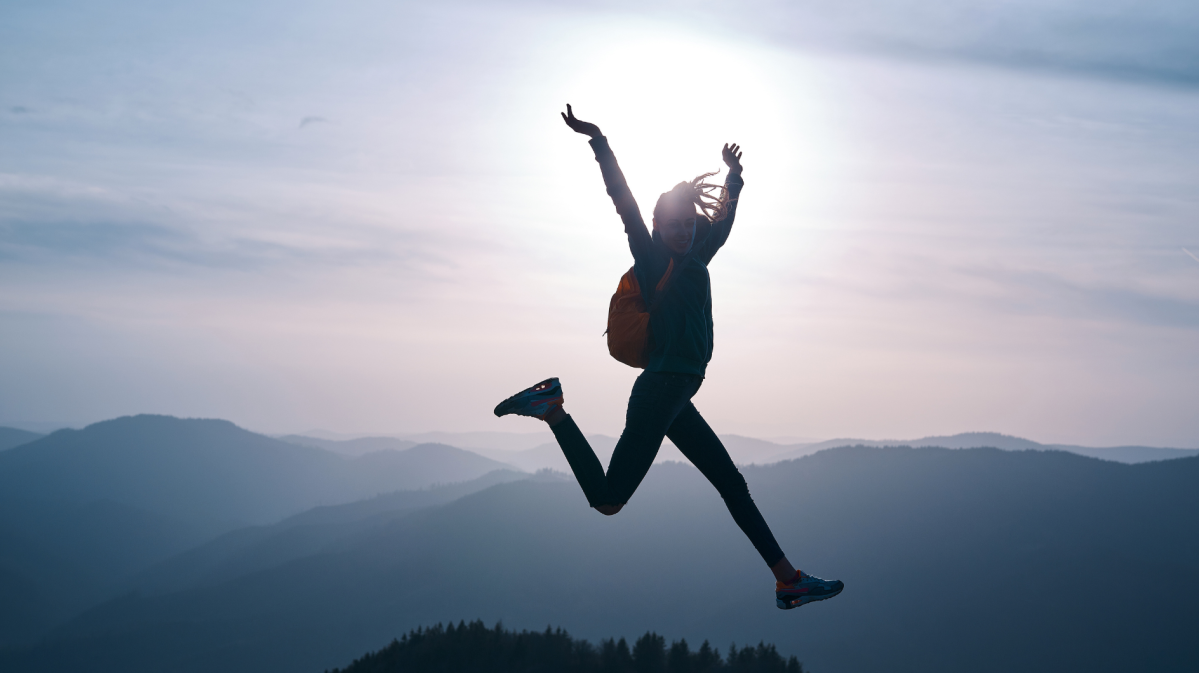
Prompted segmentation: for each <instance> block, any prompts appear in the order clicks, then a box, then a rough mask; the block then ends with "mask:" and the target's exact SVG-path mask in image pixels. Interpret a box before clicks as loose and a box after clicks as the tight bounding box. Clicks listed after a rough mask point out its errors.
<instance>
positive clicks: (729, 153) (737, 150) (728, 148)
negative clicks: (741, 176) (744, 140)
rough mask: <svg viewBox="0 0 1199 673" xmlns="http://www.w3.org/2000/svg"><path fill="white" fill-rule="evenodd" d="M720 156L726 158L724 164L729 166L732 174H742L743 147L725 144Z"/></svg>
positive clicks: (735, 144)
mask: <svg viewBox="0 0 1199 673" xmlns="http://www.w3.org/2000/svg"><path fill="white" fill-rule="evenodd" d="M720 155H721V156H723V157H724V163H725V164H727V165H728V167H729V172H730V173H740V172H741V146H740V145H738V144H737V143H731V144H729V143H725V146H724V149H723V150H721V151H720Z"/></svg>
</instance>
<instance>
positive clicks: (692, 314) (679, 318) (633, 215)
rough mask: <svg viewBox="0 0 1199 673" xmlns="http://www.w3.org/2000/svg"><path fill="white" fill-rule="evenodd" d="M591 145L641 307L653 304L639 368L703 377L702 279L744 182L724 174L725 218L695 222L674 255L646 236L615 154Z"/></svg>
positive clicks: (705, 287)
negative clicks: (687, 244)
mask: <svg viewBox="0 0 1199 673" xmlns="http://www.w3.org/2000/svg"><path fill="white" fill-rule="evenodd" d="M591 147H592V149H594V150H595V160H596V161H598V162H599V165H600V170H601V171H602V172H603V174H604V184H605V185H606V186H607V187H608V196H611V197H612V203H614V204H615V205H616V212H617V213H619V214H620V219H621V220H622V221H623V222H624V231H625V233H626V234H627V235H628V237H629V250H631V251H632V253H633V273H634V274H635V275H636V276H637V282H638V284H640V285H641V294H642V295H643V296H644V297H645V305H646V306H653V310H652V311H651V313H650V333H651V334H652V336H653V349H652V350H651V351H650V354H649V363H648V364H647V365H646V367H645V370H646V371H650V372H675V373H679V374H695V375H698V376H703V375H704V371H705V370H706V369H707V367H708V362H709V361H710V360H711V359H712V338H713V331H712V282H711V280H710V279H709V277H708V262H711V261H712V257H714V256H715V255H716V251H717V250H719V249H720V246H722V245H724V242H725V241H726V240H728V237H729V231H730V230H731V229H732V227H733V216H734V215H735V214H736V212H737V201H736V199H737V197H738V196H739V195H740V194H741V188H742V187H743V186H744V185H745V181H744V180H742V179H741V175H740V174H739V173H738V174H734V173H729V176H728V178H727V179H726V180H725V186H726V187H727V188H728V190H729V198H730V203H729V209H728V215H727V216H726V217H725V218H724V219H722V220H720V221H719V222H714V223H711V224H709V223H707V222H706V221H705V220H704V219H703V218H700V220H699V223H698V224H697V225H696V231H695V240H694V242H693V243H692V245H691V250H690V251H688V252H687V254H685V255H679V254H677V253H675V252H674V251H672V250H671V249H670V248H668V247H666V245H665V244H664V243H663V242H662V239H661V238H660V237H659V236H658V232H656V231H655V232H654V233H653V235H652V236H651V235H650V232H649V230H648V229H647V228H646V226H645V220H643V219H641V211H640V210H639V209H638V208H637V201H636V200H634V199H633V193H632V192H631V191H629V185H628V183H626V182H625V179H624V173H622V172H621V171H620V165H619V164H617V163H616V155H615V154H613V153H612V149H611V148H610V147H608V139H607V138H605V137H603V136H600V137H599V138H595V139H593V140H592V141H591ZM671 259H674V263H675V268H674V271H672V272H671V274H670V280H668V281H667V282H666V288H665V289H664V290H663V292H664V296H663V297H661V298H660V299H659V301H658V304H657V305H654V304H653V302H654V289H655V288H656V287H657V286H658V282H659V281H660V280H662V276H663V274H665V273H666V268H667V266H668V265H669V264H670V261H671Z"/></svg>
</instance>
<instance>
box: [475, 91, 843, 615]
mask: <svg viewBox="0 0 1199 673" xmlns="http://www.w3.org/2000/svg"><path fill="white" fill-rule="evenodd" d="M562 119H563V120H565V121H566V125H567V126H569V127H570V128H571V129H572V130H574V131H575V132H576V133H581V134H583V135H585V136H590V137H591V143H590V144H591V148H592V149H593V150H595V160H596V161H598V162H599V165H600V172H601V173H602V174H603V176H604V184H605V185H606V186H607V188H608V195H609V196H611V197H612V202H613V203H614V204H615V205H616V212H617V213H618V214H619V215H620V218H621V220H623V221H624V230H625V234H626V235H628V237H629V249H630V250H631V251H632V253H633V269H632V271H631V272H630V274H627V275H626V277H625V278H624V279H622V281H621V286H620V289H618V290H617V296H615V297H613V302H612V305H613V307H616V305H617V303H618V299H620V297H621V291H622V290H626V291H629V292H631V294H632V296H633V298H634V299H635V301H637V302H638V306H643V307H645V310H644V313H643V315H644V314H648V316H647V317H648V330H647V331H646V335H647V340H646V341H645V344H646V345H645V348H644V351H645V352H644V354H643V355H642V354H635V355H634V356H633V357H632V359H629V358H625V357H621V356H618V355H617V351H616V350H615V349H614V348H613V340H612V336H611V334H610V335H609V348H610V350H612V353H613V355H614V356H616V357H618V359H621V360H622V361H624V362H626V363H628V364H632V365H634V366H641V367H643V368H644V369H645V371H644V372H642V374H641V375H640V376H638V377H637V381H636V383H634V384H633V392H632V394H630V395H629V408H628V412H627V413H626V415H625V427H624V432H622V433H621V435H620V440H619V441H618V442H617V443H616V449H615V451H614V452H613V453H612V460H611V462H610V463H609V464H608V472H607V474H605V473H604V468H603V466H602V465H601V464H600V462H599V459H598V458H596V456H595V452H594V451H593V450H592V449H591V446H590V445H589V444H588V443H587V440H586V439H585V438H584V437H583V433H582V432H581V431H580V430H579V427H578V426H577V425H575V422H574V420H573V419H572V418H571V417H570V415H569V414H567V413H566V411H565V410H563V408H562V403H563V396H562V387H561V385H560V384H559V383H558V379H556V378H553V379H547V380H545V381H542V382H541V383H538V384H537V385H535V386H533V387H531V388H528V389H526V390H523V391H521V392H519V393H517V394H515V395H513V396H512V397H509V398H508V399H506V400H504V401H503V402H501V403H500V404H499V406H497V407H496V408H495V415H496V416H505V415H508V414H517V415H520V416H531V417H533V418H537V419H540V420H543V421H545V422H546V423H548V424H549V426H550V430H552V431H553V433H554V437H556V438H557V440H558V445H559V446H561V447H562V452H563V453H564V454H566V460H567V462H569V463H570V468H571V470H572V471H574V474H575V478H576V479H578V481H579V485H580V486H582V487H583V493H584V495H586V496H587V502H588V504H589V505H591V507H593V508H595V509H596V510H597V511H599V512H600V513H601V514H605V515H608V516H611V515H613V514H616V513H617V512H619V511H620V510H621V508H623V507H624V506H625V505H626V504H627V503H628V501H629V498H630V497H631V496H632V495H633V492H634V491H636V490H637V486H638V485H639V484H640V483H641V480H642V479H644V478H645V475H646V473H647V472H649V468H650V465H652V464H653V462H654V457H655V456H657V454H658V449H659V448H660V447H661V446H662V439H663V438H664V437H669V438H670V441H672V442H674V445H675V446H677V447H678V448H679V451H682V453H683V455H684V456H686V457H687V459H688V460H690V461H691V462H692V463H693V464H694V465H695V466H696V467H697V468H699V471H700V472H702V473H703V475H704V476H705V477H707V478H708V481H710V482H712V485H713V486H715V487H716V490H717V491H719V492H720V495H721V497H722V498H724V502H725V504H726V505H728V508H729V513H730V514H732V515H733V520H734V521H736V522H737V525H738V526H740V527H741V530H742V531H744V532H745V534H746V536H748V537H749V540H750V542H751V543H753V545H754V547H755V548H756V549H757V550H758V553H759V554H761V555H762V560H764V561H765V562H766V565H767V566H769V567H770V570H771V571H772V572H773V573H774V577H775V580H776V581H777V582H776V585H775V604H776V605H777V606H778V607H779V608H781V609H784V610H789V609H791V608H797V607H799V606H801V605H805V604H807V603H811V602H813V601H820V600H824V599H826V598H832V597H833V596H836V595H837V594H839V593H841V590H842V589H843V588H844V586H845V585H844V584H843V583H841V582H840V581H835V580H834V581H827V580H822V579H820V578H818V577H813V576H812V575H808V574H807V573H803V572H799V571H797V570H796V569H795V567H794V566H792V565H791V562H790V561H788V560H787V557H786V556H784V555H783V551H782V549H780V548H779V545H778V542H776V541H775V539H774V534H773V533H771V532H770V527H769V526H767V525H766V520H765V519H763V518H762V514H761V512H759V511H758V506H757V505H756V504H754V501H753V498H751V497H750V495H749V487H748V486H747V485H746V483H745V478H744V477H742V476H741V472H740V471H738V470H737V466H736V465H734V464H733V460H732V458H730V457H729V453H728V451H727V450H725V448H724V445H723V444H721V442H720V439H719V438H718V437H717V436H716V433H715V432H713V431H712V428H710V427H708V423H707V422H706V421H704V419H703V417H702V416H700V415H699V411H698V410H697V409H696V408H695V405H694V404H692V403H691V398H692V397H693V396H694V395H695V394H696V392H698V391H699V387H700V385H701V384H702V383H703V381H704V371H705V369H706V368H707V365H708V362H709V361H710V360H711V359H712V292H711V281H710V279H709V277H708V263H709V262H711V261H712V257H713V256H714V255H715V254H716V251H717V250H719V249H720V246H722V245H724V242H725V241H726V240H727V239H728V237H729V231H730V230H731V229H732V226H733V216H734V215H735V214H736V212H737V198H738V195H739V194H740V193H741V188H742V186H744V184H745V181H744V180H742V179H741V151H740V148H739V147H738V146H737V145H735V144H733V145H725V146H724V149H723V151H722V154H723V157H724V163H725V164H727V165H728V168H729V173H728V177H727V179H726V180H725V184H724V186H723V187H722V186H720V185H714V184H708V183H706V182H704V181H705V180H706V179H707V178H709V177H711V176H713V175H715V173H706V174H704V175H701V176H699V177H697V178H695V179H694V180H691V181H690V182H680V183H679V184H677V185H675V186H674V188H673V189H671V190H670V191H669V192H666V193H665V194H662V195H661V196H660V197H658V202H657V204H655V205H654V214H653V233H652V234H651V233H650V232H649V231H648V230H647V229H646V227H645V221H644V220H642V219H641V212H640V210H639V209H638V207H637V202H636V201H635V200H634V199H633V194H632V192H630V191H629V186H628V184H627V183H626V182H625V179H624V174H623V173H621V171H620V166H619V165H618V164H617V163H616V155H614V154H613V153H612V150H611V149H610V148H609V147H608V139H607V138H605V137H604V135H603V134H602V133H600V130H599V127H598V126H596V125H595V124H590V123H588V122H585V121H582V120H579V119H576V118H575V116H574V112H573V111H572V110H571V108H570V106H569V105H567V106H566V112H565V113H564V114H563V115H562ZM630 276H631V277H630ZM638 294H639V296H638ZM641 302H643V303H641ZM612 329H613V320H612V313H611V310H610V314H609V330H610V331H611V330H612ZM643 331H645V330H644V328H643Z"/></svg>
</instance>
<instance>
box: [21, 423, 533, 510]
mask: <svg viewBox="0 0 1199 673" xmlns="http://www.w3.org/2000/svg"><path fill="white" fill-rule="evenodd" d="M509 467H510V466H508V465H505V464H503V463H499V462H497V461H493V460H490V459H488V458H485V457H483V456H480V455H478V454H475V453H471V452H469V451H465V450H462V449H458V448H455V447H451V446H444V445H435V444H424V445H420V446H414V447H411V448H409V449H407V450H404V451H377V452H372V453H368V454H365V455H362V456H359V457H357V458H347V457H344V456H339V455H337V454H334V453H331V452H329V451H326V450H324V449H318V448H314V447H311V446H302V445H298V444H293V443H288V442H283V441H280V440H277V439H272V438H270V437H266V436H264V435H259V434H255V433H252V432H249V431H247V430H243V429H241V428H239V427H237V426H236V425H234V424H232V423H230V422H228V421H221V420H207V419H179V418H174V417H171V416H152V415H141V416H125V417H122V418H117V419H114V420H111V421H104V422H101V423H95V424H93V425H89V426H87V427H86V428H84V429H82V430H59V431H57V432H55V433H52V434H50V435H47V436H46V437H43V438H41V439H38V440H35V441H33V442H30V443H28V444H24V445H21V446H18V447H16V448H13V449H10V450H8V451H5V452H3V453H0V493H3V494H4V495H5V496H6V497H9V498H24V499H32V500H64V501H70V502H88V501H92V500H98V499H110V500H114V501H117V502H124V503H127V504H130V505H133V506H135V507H143V508H147V509H149V510H151V511H155V512H159V513H162V514H164V515H166V516H171V517H175V518H179V519H186V520H193V521H217V522H244V523H268V522H271V521H275V520H278V519H280V518H282V517H284V516H288V515H291V514H295V513H297V512H300V511H303V510H305V509H308V508H310V507H315V506H317V505H329V504H336V503H343V502H350V501H353V500H358V499H361V498H364V497H369V496H371V495H374V494H377V493H388V492H391V491H396V490H403V489H412V488H421V487H424V486H429V485H431V484H434V483H448V482H456V481H464V480H468V479H474V478H477V477H480V476H482V475H484V474H486V473H488V472H491V471H494V470H497V469H505V468H509Z"/></svg>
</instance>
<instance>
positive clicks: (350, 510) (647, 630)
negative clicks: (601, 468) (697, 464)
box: [0, 416, 1199, 673]
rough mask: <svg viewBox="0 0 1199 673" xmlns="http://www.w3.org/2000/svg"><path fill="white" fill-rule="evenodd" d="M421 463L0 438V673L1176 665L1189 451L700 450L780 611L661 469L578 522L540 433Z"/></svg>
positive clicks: (969, 447) (743, 549) (928, 443)
mask: <svg viewBox="0 0 1199 673" xmlns="http://www.w3.org/2000/svg"><path fill="white" fill-rule="evenodd" d="M428 439H430V438H427V437H413V438H395V437H392V438H387V437H375V438H361V439H352V440H334V439H329V438H321V437H309V436H298V435H293V436H284V437H268V436H265V435H261V434H256V433H253V432H249V431H247V430H244V429H242V428H239V427H237V426H235V425H233V424H232V423H229V422H226V421H219V420H197V419H178V418H173V417H168V416H133V417H123V418H118V419H114V420H111V421H105V422H102V423H96V424H94V425H91V426H88V427H86V428H84V429H81V430H59V431H56V432H54V433H52V434H49V435H40V434H38V433H32V432H27V431H23V430H17V429H12V428H0V670H3V671H6V672H10V671H11V672H13V673H18V672H22V671H43V672H57V671H63V672H65V671H83V670H86V671H122V672H139V671H146V672H149V671H215V670H220V671H235V672H237V671H245V672H250V671H301V672H303V671H310V672H313V673H316V672H319V671H327V670H335V669H337V670H340V671H345V672H346V673H351V672H352V673H368V672H373V671H393V670H394V671H400V670H404V671H424V670H496V671H499V670H561V671H575V670H578V671H583V670H587V671H597V672H599V671H624V670H629V671H632V670H637V671H658V670H661V671H672V672H674V671H684V670H686V671H695V672H699V671H786V672H787V673H792V672H794V673H798V671H800V670H803V671H816V672H817V673H823V672H832V671H945V672H949V671H1013V670H1020V671H1046V672H1048V671H1061V670H1090V671H1128V670H1154V671H1186V670H1199V646H1197V645H1196V644H1195V643H1196V640H1195V636H1194V634H1195V631H1196V627H1197V626H1199V620H1197V618H1196V615H1195V610H1194V606H1195V605H1196V604H1199V536H1197V535H1196V534H1195V531H1196V530H1199V456H1197V455H1195V454H1196V453H1197V452H1196V451H1184V450H1174V449H1161V448H1156V447H1113V448H1108V449H1095V448H1087V447H1065V446H1048V445H1041V444H1037V443H1035V442H1031V441H1029V440H1023V439H1020V438H1013V437H1005V436H1003V435H988V434H983V433H978V434H974V435H958V436H954V437H935V438H923V439H921V440H914V441H912V442H909V444H911V445H910V446H902V445H893V443H887V442H871V443H868V442H864V441H857V440H832V441H829V442H819V443H811V444H794V445H782V444H774V443H771V442H766V441H763V440H756V439H751V438H747V437H737V436H728V437H722V439H723V441H724V442H725V444H726V445H727V446H728V447H729V450H730V453H732V455H733V456H734V458H735V459H736V461H737V462H738V463H739V464H740V466H741V471H742V473H743V474H744V476H745V478H746V480H747V481H748V482H749V485H750V489H751V492H752V493H753V496H754V498H755V500H756V502H757V503H758V506H759V507H760V508H761V510H762V512H763V514H764V515H765V517H766V519H767V520H768V521H769V522H770V524H771V527H772V528H773V529H774V531H775V534H776V536H777V537H778V539H779V542H780V544H781V545H782V546H783V548H784V549H785V550H786V551H787V553H788V555H789V556H790V557H792V558H793V559H794V560H795V561H796V563H797V565H798V566H800V567H801V569H803V570H805V571H808V572H811V573H814V574H817V575H822V576H835V577H838V578H840V579H842V580H844V581H845V584H846V590H845V592H844V594H843V595H841V596H839V597H838V598H837V599H836V600H832V601H827V602H823V603H815V604H812V605H808V606H805V607H803V608H802V609H798V610H793V611H788V612H782V611H779V610H777V609H776V608H775V606H774V603H773V596H772V594H771V590H772V585H773V580H772V578H771V576H770V573H769V571H768V570H767V568H765V567H763V566H762V562H761V559H760V558H759V556H758V555H757V554H756V552H755V551H754V549H753V548H752V547H751V546H750V544H749V543H748V542H747V541H746V540H745V537H744V536H743V535H742V533H741V532H740V530H738V528H737V526H736V525H735V524H734V523H733V521H732V520H731V519H730V517H729V516H728V513H727V511H726V510H725V506H724V503H723V502H722V500H721V498H720V496H719V495H718V494H717V493H716V492H715V490H714V489H713V488H712V487H711V485H710V484H709V483H708V482H707V481H706V480H705V479H704V478H703V477H702V476H701V475H700V474H699V472H698V471H697V470H696V469H695V468H694V467H692V466H691V465H690V464H687V463H685V462H681V461H680V460H677V459H676V455H675V454H674V453H672V451H673V449H672V448H671V447H666V448H664V450H663V453H662V456H661V458H662V462H659V463H658V464H656V465H655V466H654V467H653V468H652V469H651V470H650V473H649V476H648V477H647V478H646V480H645V482H644V484H642V485H641V487H640V488H639V489H638V491H637V493H636V495H635V496H634V497H633V499H632V500H631V501H630V502H629V504H628V506H627V507H626V508H625V509H624V511H622V512H621V513H620V514H619V515H618V516H614V517H603V516H600V515H598V514H596V512H594V511H592V510H591V509H589V508H588V507H587V502H586V499H585V498H584V497H583V494H582V493H581V491H580V489H579V486H578V484H577V483H576V482H575V481H574V478H573V477H572V476H570V474H569V471H568V470H567V469H566V468H565V467H564V463H562V462H560V461H561V460H562V459H561V457H560V455H559V454H557V453H555V452H554V451H553V450H552V449H554V448H555V447H553V446H552V445H547V444H545V443H544V441H543V439H544V438H541V439H538V438H532V439H525V440H522V441H524V442H525V443H524V444H521V445H519V446H517V445H516V444H513V443H512V442H509V445H504V441H508V440H504V438H503V437H491V438H487V437H484V438H479V437H475V438H468V437H466V436H465V435H462V436H455V435H453V434H452V433H447V434H445V435H444V436H439V437H434V438H432V439H437V440H438V441H435V442H434V441H426V440H428ZM513 441H514V440H513ZM455 442H457V443H458V444H464V445H469V446H455V445H454V444H455ZM613 442H614V440H612V438H602V437H596V438H594V441H593V444H594V445H595V446H596V447H597V450H599V451H600V452H601V453H602V452H603V451H604V450H607V451H608V452H610V451H611V445H612V443H613ZM488 444H490V445H489V446H486V445H488ZM605 447H606V448H605ZM679 559H684V560H685V561H684V562H682V563H680V562H679ZM547 625H548V626H549V627H551V628H548V629H547ZM688 643H689V644H690V645H688ZM701 644H702V646H701ZM497 662H498V663H497ZM503 662H509V664H511V665H510V666H509V664H503ZM514 662H515V663H514ZM518 664H519V665H518ZM505 666H508V667H505Z"/></svg>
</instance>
